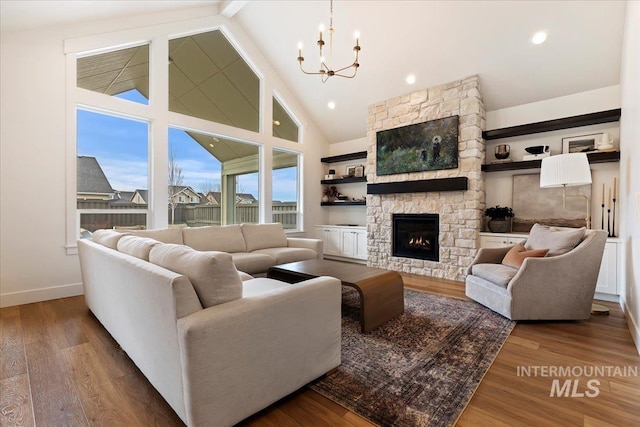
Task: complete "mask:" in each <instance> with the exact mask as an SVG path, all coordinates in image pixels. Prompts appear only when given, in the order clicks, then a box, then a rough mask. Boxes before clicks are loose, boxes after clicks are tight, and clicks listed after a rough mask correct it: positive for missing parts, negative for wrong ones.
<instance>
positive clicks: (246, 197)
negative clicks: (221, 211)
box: [236, 193, 258, 205]
mask: <svg viewBox="0 0 640 427" xmlns="http://www.w3.org/2000/svg"><path fill="white" fill-rule="evenodd" d="M253 203H258V199H256V198H255V197H253V194H249V193H238V194H236V204H237V205H250V204H253Z"/></svg>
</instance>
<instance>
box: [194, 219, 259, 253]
mask: <svg viewBox="0 0 640 427" xmlns="http://www.w3.org/2000/svg"><path fill="white" fill-rule="evenodd" d="M182 238H183V239H184V244H185V245H187V246H190V247H192V248H193V249H195V250H197V251H221V252H229V253H233V252H247V246H246V245H245V243H244V236H243V234H242V230H241V229H240V225H224V226H212V227H193V228H191V227H187V228H183V229H182Z"/></svg>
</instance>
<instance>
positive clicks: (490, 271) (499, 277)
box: [471, 264, 518, 289]
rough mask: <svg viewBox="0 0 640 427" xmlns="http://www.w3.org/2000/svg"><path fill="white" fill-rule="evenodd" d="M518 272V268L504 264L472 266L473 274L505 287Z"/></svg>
mask: <svg viewBox="0 0 640 427" xmlns="http://www.w3.org/2000/svg"><path fill="white" fill-rule="evenodd" d="M517 272H518V269H517V268H513V267H509V266H508V265H502V264H475V265H474V266H473V267H471V274H473V275H474V276H478V277H480V278H482V279H484V280H487V281H489V282H492V283H495V284H496V285H498V286H501V287H503V288H505V289H506V288H507V285H508V284H509V282H510V281H511V279H513V276H515V275H516V273H517Z"/></svg>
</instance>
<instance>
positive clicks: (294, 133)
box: [272, 96, 299, 142]
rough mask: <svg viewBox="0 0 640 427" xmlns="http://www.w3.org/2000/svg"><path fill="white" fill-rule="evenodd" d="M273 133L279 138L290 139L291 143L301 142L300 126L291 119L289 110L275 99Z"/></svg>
mask: <svg viewBox="0 0 640 427" xmlns="http://www.w3.org/2000/svg"><path fill="white" fill-rule="evenodd" d="M272 128H273V131H272V135H273V136H275V137H278V138H283V139H288V140H289V141H293V142H299V140H298V125H297V123H296V122H295V121H294V120H293V118H291V116H290V115H289V113H287V110H285V109H284V107H283V106H282V104H281V103H280V102H278V100H277V99H276V97H275V96H274V97H273V126H272Z"/></svg>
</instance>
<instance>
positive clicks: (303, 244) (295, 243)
mask: <svg viewBox="0 0 640 427" xmlns="http://www.w3.org/2000/svg"><path fill="white" fill-rule="evenodd" d="M322 243H323V242H322V240H320V239H306V238H302V237H287V246H288V247H290V248H305V249H311V250H313V251H316V253H317V254H318V259H322V257H323V248H322Z"/></svg>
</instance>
